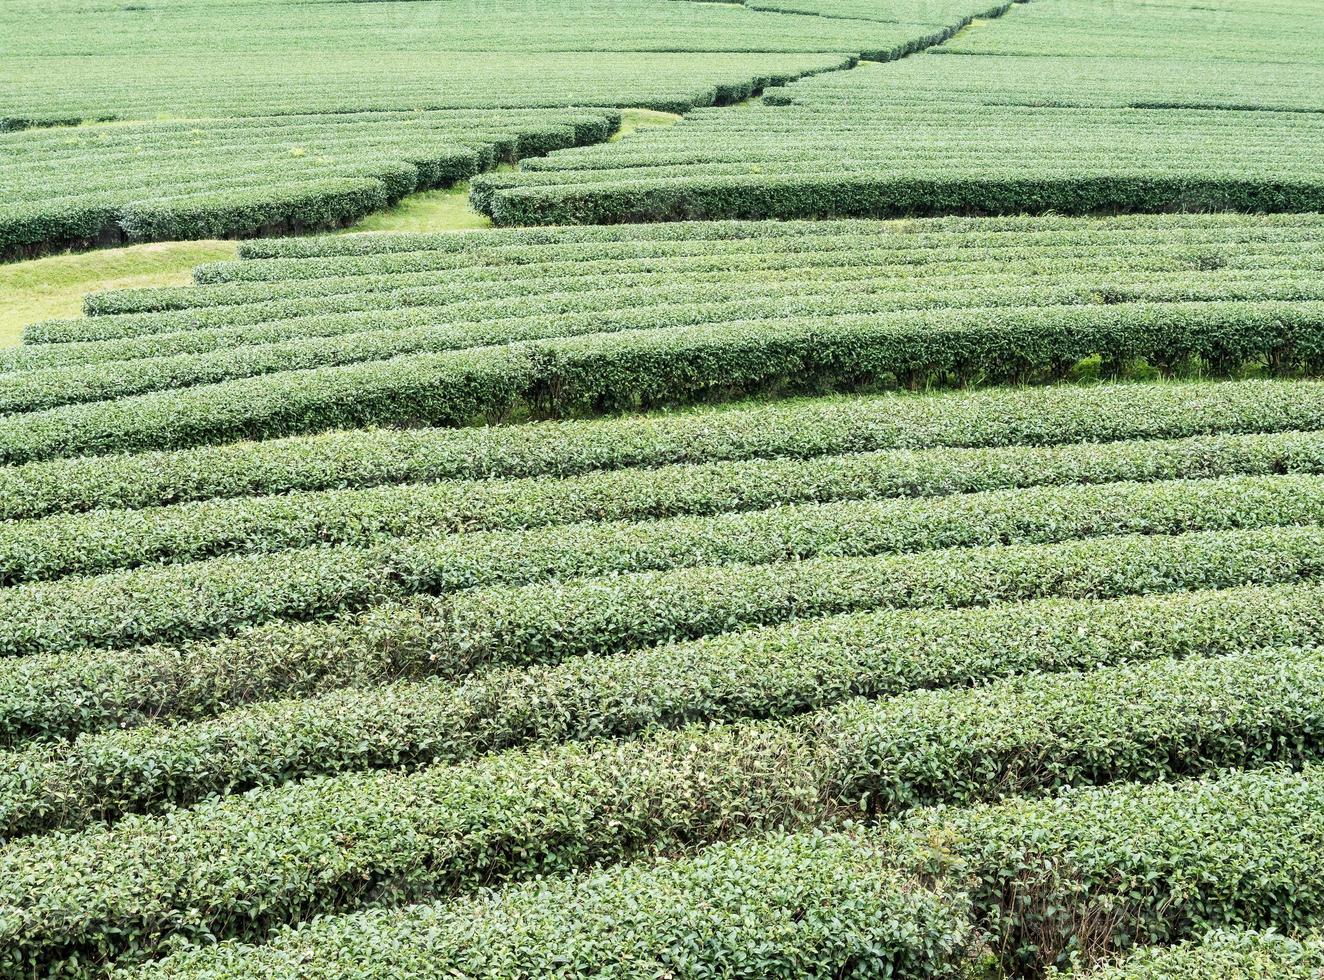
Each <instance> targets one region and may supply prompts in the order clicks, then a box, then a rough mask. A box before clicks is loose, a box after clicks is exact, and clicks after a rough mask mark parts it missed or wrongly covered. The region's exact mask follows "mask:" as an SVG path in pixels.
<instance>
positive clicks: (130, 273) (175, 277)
mask: <svg viewBox="0 0 1324 980" xmlns="http://www.w3.org/2000/svg"><path fill="white" fill-rule="evenodd" d="M234 252H235V244H234V242H215V241H201V242H154V243H151V244H148V245H130V246H128V247H127V248H109V249H102V250H100V251H95V252H80V253H76V254H66V255H51V256H47V257H45V258H40V259H33V260H31V261H28V262H15V263H12V264H9V265H0V347H9V346H12V345H14V344H17V343H19V341H20V340H21V339H22V336H23V328H24V327H25V326H26V325H27V324H29V323H34V322H36V321H37V320H46V319H50V318H51V317H64V316H78V315H79V314H80V313H81V312H82V309H83V296H84V295H85V294H86V293H89V292H95V291H97V290H101V289H117V288H120V287H124V286H165V285H175V284H180V283H186V282H189V281H190V276H189V273H190V271H191V270H192V269H193V267H194V266H195V265H199V264H201V263H203V262H215V261H217V260H219V259H226V258H233V257H234Z"/></svg>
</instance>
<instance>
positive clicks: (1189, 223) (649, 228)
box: [98, 212, 1324, 296]
mask: <svg viewBox="0 0 1324 980" xmlns="http://www.w3.org/2000/svg"><path fill="white" fill-rule="evenodd" d="M1321 225H1324V218H1322V217H1321V216H1320V215H1318V214H1293V215H1284V214H1236V213H1230V212H1214V213H1209V214H1201V213H1191V214H1186V213H1177V214H1122V215H1110V216H1108V217H1090V216H1085V217H1068V216H1064V215H1051V214H1048V215H1014V216H1006V217H994V218H961V217H945V218H924V219H919V220H917V221H915V222H913V223H909V224H907V225H896V224H880V223H877V222H870V221H857V220H822V221H678V222H673V223H669V224H651V225H650V224H645V225H583V226H574V227H569V228H557V229H554V230H553V229H546V228H498V229H494V230H492V231H490V232H488V233H486V234H485V235H483V236H481V237H480V236H476V235H454V234H451V233H449V232H430V233H389V234H373V235H345V236H336V237H322V238H297V239H261V240H256V241H246V242H241V243H240V244H239V256H240V258H241V259H250V260H254V259H256V260H261V259H308V258H334V257H337V256H370V255H383V254H389V253H393V252H420V251H457V252H464V251H470V250H475V249H480V248H481V249H484V250H485V249H487V248H490V247H492V246H505V245H508V244H523V245H539V244H541V245H570V244H582V243H587V244H606V243H612V242H636V241H638V242H668V241H694V240H712V241H717V242H720V241H735V240H739V239H743V238H759V239H772V240H776V239H778V238H793V239H801V238H809V239H810V240H811V241H812V237H813V236H816V235H820V234H822V235H840V234H845V233H852V232H853V233H857V234H859V233H868V234H872V235H878V236H885V235H887V234H889V233H890V234H896V235H907V234H911V233H921V234H933V235H937V234H943V235H969V234H977V235H989V236H996V235H998V234H1003V233H1007V234H1011V235H1039V236H1043V237H1046V238H1049V239H1050V240H1056V239H1062V240H1074V239H1075V238H1076V237H1077V236H1081V235H1084V236H1087V237H1094V236H1099V235H1101V234H1103V235H1106V234H1108V233H1115V234H1117V235H1119V236H1120V235H1130V234H1145V233H1151V232H1152V233H1158V234H1161V233H1164V232H1171V233H1174V234H1181V233H1185V234H1191V235H1194V236H1196V237H1197V239H1198V237H1199V235H1200V234H1201V233H1204V232H1208V233H1212V234H1216V233H1219V232H1230V233H1234V232H1235V231H1237V230H1243V229H1263V230H1264V232H1265V233H1266V234H1269V235H1277V234H1279V233H1282V232H1286V231H1289V230H1290V229H1296V230H1299V231H1300V232H1302V233H1308V230H1309V229H1318V228H1320V227H1321ZM1312 237H1313V236H1312ZM98 295H99V296H103V295H114V294H113V293H112V294H98Z"/></svg>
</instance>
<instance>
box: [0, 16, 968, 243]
mask: <svg viewBox="0 0 1324 980" xmlns="http://www.w3.org/2000/svg"><path fill="white" fill-rule="evenodd" d="M981 2H986V0H954V2H948V3H944V4H939V5H936V6H930V5H929V4H928V3H926V2H921V0H891V2H890V3H888V4H886V5H879V7H878V8H876V9H874V10H873V11H872V14H871V16H870V17H868V18H856V17H853V16H849V15H848V14H845V13H843V14H832V15H830V16H820V15H819V13H818V12H816V11H815V12H807V13H800V12H796V11H789V10H788V11H778V12H773V11H769V10H763V9H755V8H745V7H742V6H740V5H739V4H712V3H688V2H681V0H594V2H592V3H577V4H574V5H567V4H560V5H554V6H552V7H548V6H547V5H546V4H543V3H533V2H529V0H499V2H496V3H493V4H488V5H485V7H484V10H483V11H482V15H481V16H474V15H473V14H474V12H473V11H471V10H469V9H467V8H466V7H465V6H464V5H462V4H459V3H456V2H453V0H426V2H423V3H420V4H416V5H415V6H413V7H407V6H405V5H404V4H403V3H385V4H382V3H377V2H371V3H358V2H340V0H326V2H318V3H304V2H300V0H279V2H275V3H256V2H224V3H221V2H216V0H178V2H173V3H171V4H169V5H164V4H163V5H151V6H145V7H144V6H137V5H130V6H126V7H123V8H120V7H107V8H105V9H97V10H87V9H85V8H84V7H83V6H81V5H77V4H74V3H73V2H72V0H62V2H59V3H57V4H55V5H54V9H51V5H49V4H46V3H40V4H38V3H32V2H29V0H13V2H11V3H9V4H7V5H6V7H5V10H4V11H0V34H3V35H4V36H5V37H6V38H7V39H11V38H12V40H7V41H6V42H5V43H4V44H3V45H2V46H0V53H3V54H5V55H6V58H5V61H6V66H5V68H4V69H3V72H0V261H3V260H7V259H13V258H20V257H25V256H31V255H37V254H40V253H42V252H46V251H50V250H53V249H62V248H71V247H72V248H86V247H90V246H96V245H114V244H120V243H123V242H140V241H159V240H174V239H200V238H214V237H226V236H248V235H254V234H273V233H281V232H291V231H293V232H300V231H307V230H318V229H327V228H335V227H338V226H341V225H345V224H348V223H350V222H352V221H354V220H356V219H358V218H361V217H363V216H364V215H365V214H368V213H370V212H372V211H377V210H380V209H382V208H384V207H385V206H387V204H389V203H393V202H395V201H396V200H398V199H399V198H401V197H402V196H404V195H405V194H408V193H411V192H413V191H420V190H426V189H429V188H433V187H444V186H449V185H451V184H453V183H455V182H457V181H459V180H463V179H465V178H468V177H470V176H472V175H474V174H476V173H478V172H480V171H484V170H490V169H492V167H493V166H494V165H495V164H496V163H498V162H501V161H505V162H514V161H516V160H518V159H520V158H522V157H527V156H531V155H536V154H542V153H546V152H548V151H549V150H553V149H559V148H563V147H567V146H575V145H579V144H582V143H588V142H601V141H604V140H606V139H607V137H608V136H609V135H610V134H611V133H612V132H613V131H614V130H615V129H616V127H617V125H618V124H619V114H618V113H615V112H612V111H608V110H610V109H611V108H614V107H622V106H633V107H642V108H648V109H660V110H664V111H669V112H682V111H685V110H687V109H690V108H693V107H694V106H696V105H712V104H729V103H731V102H735V101H738V100H741V99H745V98H747V97H749V96H751V95H752V94H756V93H758V92H760V91H762V90H763V88H764V87H766V86H770V85H776V84H781V83H783V82H785V81H788V80H790V79H793V78H798V77H802V76H805V75H811V74H817V73H820V72H825V71H836V70H841V69H844V68H849V67H850V66H852V65H854V64H856V63H857V61H858V59H859V58H860V57H867V58H872V59H879V60H890V59H895V58H898V57H900V56H902V55H904V54H908V53H910V52H911V51H914V50H916V49H918V48H922V47H924V46H927V45H931V44H934V43H937V42H938V41H941V40H943V39H944V38H946V37H948V36H950V35H951V34H952V32H953V31H955V30H956V29H957V28H958V27H960V26H961V24H963V23H964V22H965V21H967V20H968V19H969V18H970V17H971V16H972V15H974V14H975V13H977V12H979V10H981V9H982V8H981V7H979V6H978V4H979V3H981ZM163 37H169V38H171V43H170V45H169V53H166V50H165V49H163V47H162V44H161V38H163ZM296 39H297V41H296ZM89 44H94V46H95V49H96V53H95V54H92V53H90V52H89V51H88V50H87V48H88V45H89ZM291 49H293V52H294V53H293V57H291ZM200 59H201V60H204V61H205V62H206V63H207V64H208V66H209V68H210V70H209V71H206V72H199V71H198V69H197V65H198V63H199V60H200ZM218 75H219V77H218ZM232 79H237V80H239V84H235V83H234V82H233V81H232ZM585 106H587V107H596V108H588V109H585V108H582V107H585ZM576 107H578V108H576ZM604 107H606V108H605V109H604ZM111 120H116V121H118V120H133V121H132V122H129V123H127V124H112V125H105V124H104V123H106V122H107V121H111ZM162 120H167V121H162ZM90 123H103V124H102V125H89V124H90ZM52 127H53V128H52ZM70 127H76V128H72V129H71V128H70ZM6 130H9V132H5V131H6Z"/></svg>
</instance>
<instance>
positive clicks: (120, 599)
mask: <svg viewBox="0 0 1324 980" xmlns="http://www.w3.org/2000/svg"><path fill="white" fill-rule="evenodd" d="M1320 524H1324V477H1320V476H1314V475H1309V476H1272V477H1228V478H1224V479H1215V480H1207V481H1206V480H1174V481H1158V482H1151V483H1139V484H1137V483H1109V484H1103V485H1101V486H1097V487H1095V486H1066V487H1044V488H1028V489H1015V490H1009V491H1007V490H994V491H987V492H983V493H976V494H958V495H952V496H946V497H937V498H918V499H915V500H905V499H903V500H879V501H872V500H864V501H850V500H848V501H842V502H839V503H828V504H817V505H814V504H810V505H787V506H782V507H773V508H769V509H767V510H761V511H753V512H750V513H733V514H717V515H713V516H701V517H676V518H666V519H662V520H657V521H645V522H631V521H602V522H593V523H580V524H571V525H564V526H552V527H547V528H533V529H531V530H527V531H475V532H471V533H468V534H459V535H455V534H445V533H438V534H429V535H426V536H421V537H416V538H392V539H387V540H385V541H383V542H382V543H380V544H374V545H369V546H365V547H353V546H347V545H325V546H313V547H309V548H304V549H298V550H289V551H278V552H275V553H273V554H270V555H262V554H258V555H237V556H225V557H221V558H213V559H208V560H206V561H201V562H194V563H186V564H181V565H173V566H171V565H166V566H161V567H156V566H148V567H144V568H141V569H131V570H128V571H117V572H108V573H106V574H104V575H101V576H95V577H93V576H89V577H70V578H66V579H60V580H57V581H54V582H34V583H29V584H25V585H21V586H18V587H15V588H12V589H8V590H3V591H0V653H3V654H4V655H16V654H28V653H38V652H54V651H59V650H65V649H74V648H77V647H81V646H100V645H106V646H126V645H131V644H135V643H150V642H156V641H165V640H183V639H190V638H194V637H200V636H211V635H216V634H218V633H219V634H223V633H228V632H232V631H233V630H235V629H237V628H240V627H242V626H246V625H250V624H255V623H262V622H266V621H268V620H271V619H278V618H293V619H314V618H321V617H325V616H328V615H330V614H331V613H334V612H336V611H338V610H354V609H361V608H363V607H366V606H369V605H372V604H374V603H378V602H381V601H384V600H389V599H399V598H402V597H404V596H409V595H414V594H417V593H432V594H446V593H452V592H461V591H465V590H469V589H473V588H475V587H479V586H498V585H520V584H523V583H531V582H539V581H549V580H550V581H564V580H567V579H575V578H581V577H585V576H619V575H622V574H623V573H632V572H645V571H650V570H657V571H663V570H672V569H682V568H696V567H705V566H707V567H709V568H708V569H707V570H709V571H711V570H712V569H711V568H710V567H711V566H724V565H731V566H737V567H743V568H749V569H750V570H751V574H755V573H754V572H753V569H754V567H755V566H759V565H765V564H766V565H769V566H772V570H774V571H775V569H776V567H777V566H782V565H788V564H789V565H791V566H794V565H795V564H796V563H800V562H803V561H804V560H806V559H810V558H819V557H831V556H871V555H886V554H889V553H905V552H924V551H933V550H935V549H951V548H957V547H972V546H992V545H1000V546H1006V545H1024V544H1039V543H1049V542H1060V541H1067V540H1070V539H1073V538H1084V537H1092V536H1101V535H1124V534H1145V535H1171V534H1180V533H1182V532H1188V531H1214V530H1230V529H1234V528H1265V527H1274V526H1282V525H1311V526H1317V525H1320ZM915 564H916V563H913V562H912V565H915ZM757 574H764V573H761V572H760V573H757ZM695 577H696V578H698V577H700V576H695ZM791 577H793V574H792V576H791ZM608 581H612V580H611V579H609V580H608ZM525 611H527V607H526V609H525V610H522V611H521V613H520V614H521V615H522V614H523V612H525ZM504 615H505V613H499V614H498V616H501V617H504ZM659 625H660V624H659ZM452 628H454V627H453V625H452ZM665 635H666V634H665V633H663V636H665Z"/></svg>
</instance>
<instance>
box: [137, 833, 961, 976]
mask: <svg viewBox="0 0 1324 980" xmlns="http://www.w3.org/2000/svg"><path fill="white" fill-rule="evenodd" d="M570 909H573V910H574V911H575V914H574V915H568V914H567V911H568V910H570ZM970 931H971V930H970V925H969V915H968V900H966V899H965V896H964V895H963V894H962V893H961V891H960V889H959V886H953V885H952V884H951V883H949V882H947V881H946V880H943V879H937V880H922V879H920V878H919V876H917V875H914V874H907V873H906V872H905V871H904V869H902V868H899V867H898V862H897V855H896V853H895V851H894V850H893V849H892V848H889V847H887V846H886V842H885V841H884V840H883V839H881V838H880V837H874V836H872V835H870V836H859V835H845V834H812V833H806V834H771V835H768V836H764V837H760V838H757V839H754V840H750V841H737V842H734V843H729V844H728V843H723V844H716V845H714V846H712V847H709V848H706V849H704V850H703V851H701V852H700V853H699V854H698V855H696V856H695V857H693V858H682V859H679V860H670V861H668V860H659V861H651V862H640V863H638V864H631V865H626V866H623V867H618V868H612V869H609V870H606V871H599V872H597V873H595V874H590V875H583V876H575V877H572V878H571V879H569V880H552V881H547V882H538V883H536V884H529V885H517V886H512V887H511V888H509V889H505V890H503V891H502V892H500V893H498V894H495V895H490V896H485V897H482V898H478V899H474V900H472V901H463V902H456V903H454V904H451V905H441V906H417V907H414V908H411V909H408V910H405V911H404V912H377V913H368V914H367V915H365V916H363V917H361V918H360V917H355V918H352V919H350V918H346V919H336V920H331V921H328V922H327V923H325V925H323V926H322V927H319V928H317V929H313V930H310V931H307V932H301V933H296V934H294V935H290V936H286V937H282V940H281V941H280V944H279V945H278V946H275V947H272V948H269V949H266V950H264V951H263V952H261V953H255V951H254V950H252V949H243V950H240V949H237V948H230V947H223V948H221V949H219V950H216V949H213V950H211V951H209V952H207V953H195V954H192V955H189V954H184V955H182V956H180V957H178V958H175V959H172V960H170V961H167V962H166V963H162V964H159V965H152V966H148V967H146V968H145V969H144V970H143V972H142V974H140V976H142V977H150V976H160V977H177V976H189V975H191V974H192V973H193V972H194V971H196V972H197V974H198V975H199V976H204V975H205V976H213V975H214V976H218V977H219V976H231V975H233V976H242V977H246V978H253V977H272V976H281V975H286V971H292V972H290V973H289V974H288V975H290V976H298V977H301V978H308V977H326V978H329V977H335V976H356V977H379V976H381V977H384V976H387V975H391V976H407V977H432V976H446V975H450V976H457V977H458V976H464V977H472V978H491V980H497V978H501V980H509V978H511V977H551V976H555V977H561V978H566V980H580V978H589V977H603V976H610V975H617V974H618V971H619V970H620V968H621V967H622V965H623V964H629V968H630V970H631V971H632V973H631V975H637V976H649V977H652V976H659V977H667V976H721V977H731V978H747V980H753V978H756V977H757V978H766V977H774V976H775V977H782V976H785V977H796V978H801V980H838V978H840V977H843V976H846V975H849V976H853V977H864V976H888V977H892V976H897V977H911V978H923V977H930V976H932V977H940V976H947V963H948V961H949V960H950V959H957V958H959V956H960V951H961V948H962V946H963V945H964V943H965V941H966V939H967V937H968V936H969V934H970ZM407 933H412V934H413V942H412V943H410V942H409V941H407V940H405V938H404V937H405V935H406V934H407ZM420 937H427V938H426V939H423V940H422V941H420ZM408 945H412V946H413V949H412V950H410V949H407V948H406V947H407V946H408ZM296 960H297V961H298V966H297V967H296V966H295V961H296ZM865 964H867V966H865ZM231 970H234V971H237V972H235V973H233V974H232V973H231V972H230V971H231Z"/></svg>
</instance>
